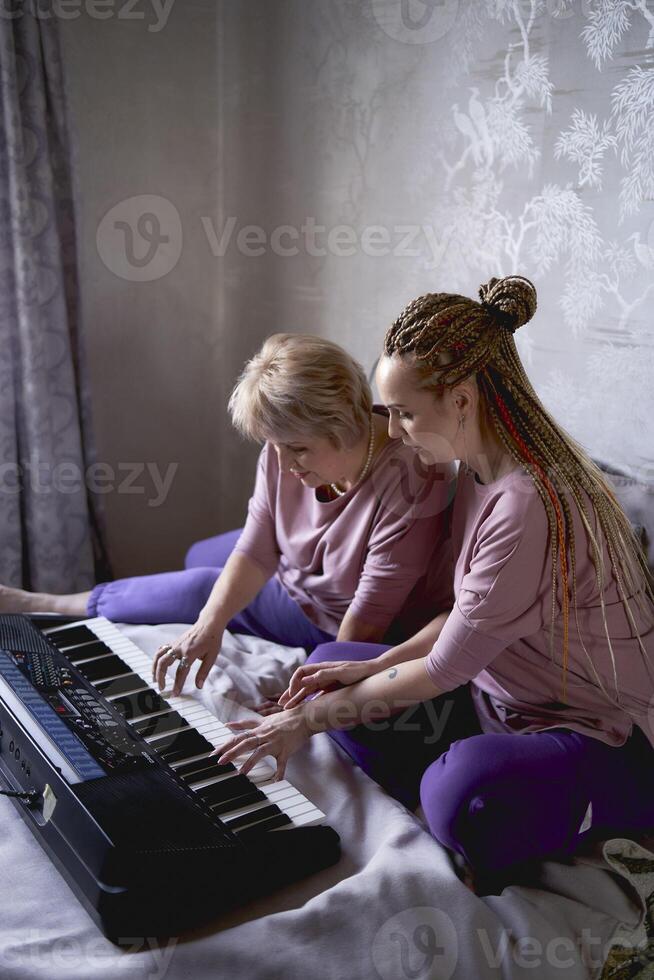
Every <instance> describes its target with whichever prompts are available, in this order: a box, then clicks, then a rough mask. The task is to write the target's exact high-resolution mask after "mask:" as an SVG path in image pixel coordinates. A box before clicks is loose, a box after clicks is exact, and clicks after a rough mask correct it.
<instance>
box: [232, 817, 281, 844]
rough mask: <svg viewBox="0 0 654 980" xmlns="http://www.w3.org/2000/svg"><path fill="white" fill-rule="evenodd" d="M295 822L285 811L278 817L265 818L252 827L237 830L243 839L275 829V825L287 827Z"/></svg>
mask: <svg viewBox="0 0 654 980" xmlns="http://www.w3.org/2000/svg"><path fill="white" fill-rule="evenodd" d="M289 823H293V821H292V820H291V818H290V817H289V816H287V814H285V813H280V814H279V816H278V817H270V819H269V820H264V821H263V823H256V824H254V825H253V826H252V827H245V828H244V829H243V830H237V831H236V833H237V834H238V836H239V838H240V839H241V840H247V839H248V837H256V835H257V834H264V833H266V831H268V830H274V829H275V827H285V826H286V825H287V824H289Z"/></svg>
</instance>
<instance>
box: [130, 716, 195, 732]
mask: <svg viewBox="0 0 654 980" xmlns="http://www.w3.org/2000/svg"><path fill="white" fill-rule="evenodd" d="M188 727H189V723H188V722H187V721H186V719H185V718H182V716H181V715H180V714H179V712H177V711H169V712H168V714H167V715H153V717H152V718H143V719H142V720H141V721H136V722H134V724H133V725H132V728H133V729H134V730H135V731H136V732H138V734H139V735H142V736H143V738H151V737H152V736H156V735H165V734H166V733H167V732H172V731H174V730H175V729H176V728H188Z"/></svg>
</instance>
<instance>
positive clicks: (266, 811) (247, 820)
mask: <svg viewBox="0 0 654 980" xmlns="http://www.w3.org/2000/svg"><path fill="white" fill-rule="evenodd" d="M281 812H282V811H281V810H280V809H279V807H278V806H276V804H274V803H268V805H267V806H262V807H257V808H255V809H252V810H250V811H249V812H247V813H243V814H241V816H240V817H234V816H231V817H229V818H225V823H226V824H227V826H228V827H229V829H230V830H239V829H240V828H241V827H247V826H248V824H254V823H261V821H262V820H268V818H269V817H276V816H278V814H280V813H281Z"/></svg>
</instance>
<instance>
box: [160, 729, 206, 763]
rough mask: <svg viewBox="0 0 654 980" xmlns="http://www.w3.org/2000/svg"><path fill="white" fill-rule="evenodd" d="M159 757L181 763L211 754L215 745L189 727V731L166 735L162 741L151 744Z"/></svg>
mask: <svg viewBox="0 0 654 980" xmlns="http://www.w3.org/2000/svg"><path fill="white" fill-rule="evenodd" d="M150 746H151V748H153V749H154V750H155V751H156V752H157V754H158V755H160V756H161V757H162V759H164V760H165V761H166V762H175V761H177V762H179V761H181V760H183V759H189V758H190V757H191V756H193V755H199V753H200V752H205V751H206V752H211V750H212V749H213V745H212V744H211V742H209V741H207V739H206V738H205V737H204V736H203V735H200V734H198V732H196V731H194V730H193V729H192V728H190V727H189V729H188V731H184V732H176V733H174V734H173V735H164V736H163V737H162V738H160V739H155V741H153V742H150Z"/></svg>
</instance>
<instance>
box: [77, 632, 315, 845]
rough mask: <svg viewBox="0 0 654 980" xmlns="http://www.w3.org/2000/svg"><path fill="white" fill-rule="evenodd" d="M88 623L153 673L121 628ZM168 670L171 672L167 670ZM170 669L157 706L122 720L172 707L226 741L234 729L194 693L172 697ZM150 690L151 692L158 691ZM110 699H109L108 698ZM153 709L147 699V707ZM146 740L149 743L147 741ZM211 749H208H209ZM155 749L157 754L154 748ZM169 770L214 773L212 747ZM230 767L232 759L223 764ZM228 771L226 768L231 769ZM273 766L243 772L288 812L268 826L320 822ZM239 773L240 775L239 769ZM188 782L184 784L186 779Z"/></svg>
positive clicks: (160, 714)
mask: <svg viewBox="0 0 654 980" xmlns="http://www.w3.org/2000/svg"><path fill="white" fill-rule="evenodd" d="M87 622H88V625H89V628H90V629H93V635H94V636H97V637H98V638H99V639H100V640H102V641H103V642H105V643H106V644H107V645H108V646H109V647H110V648H111V650H112V651H113V652H114V653H115V654H116V655H118V656H120V657H121V659H123V660H124V661H125V663H127V664H128V665H129V666H130V667H131V668H132V669H133V670H134V671H136V672H137V673H140V674H142V675H143V676H144V677H150V676H151V673H152V659H151V658H149V657H147V656H146V655H145V654H144V653H143V652H142V651H141V650H139V648H138V647H137V646H136V645H135V644H134V643H133V642H132V641H131V640H129V639H128V638H127V637H126V636H125V635H124V634H123V633H121V632H120V630H118V628H117V627H116V626H114V624H113V623H110V622H109V621H108V620H105V619H103V618H102V617H99V618H98V619H96V620H89V621H87ZM169 673H170V672H169ZM173 679H174V674H173V677H170V676H169V677H168V680H167V688H165V689H164V690H163V691H161V692H159V695H158V696H159V697H160V699H161V701H160V702H158V703H157V704H158V708H157V710H156V711H152V710H146V711H144V712H143V714H142V715H135V716H133V717H132V718H128V719H127V724H131V725H133V726H134V727H137V726H139V725H143V724H144V723H155V722H156V720H157V718H159V719H162V718H164V717H165V716H166V715H167V714H169V713H170V712H171V711H173V710H174V711H176V712H177V713H178V714H179V715H181V716H182V717H183V718H184V719H185V720H186V721H187V722H188V723H189V726H190V727H192V728H194V729H195V730H196V731H197V732H199V734H201V735H204V736H205V738H207V739H208V740H210V741H211V742H212V743H213V745H215V746H217V747H218V746H219V745H221V744H223V743H224V742H226V741H227V740H228V739H230V738H232V737H233V735H234V732H233V731H232V730H231V729H230V728H228V727H227V725H225V724H224V723H223V722H221V721H219V720H218V719H217V718H216V716H215V715H214V714H213V713H212V712H210V711H209V710H208V709H207V708H205V707H204V705H203V704H202V702H201V701H198V700H197V699H196V698H194V697H192V696H189V694H188V693H187V694H182V695H177V696H175V697H173V696H172V694H171V693H170V691H171V690H172V684H173ZM150 691H151V693H154V694H155V695H156V693H157V692H153V689H150ZM112 700H113V699H112ZM148 707H149V708H150V709H151V708H152V703H150V704H149V706H148ZM150 744H151V743H150ZM211 751H213V748H212V749H211ZM155 754H158V753H155ZM248 755H249V752H247V751H246V752H244V753H243V754H242V755H241V756H240V757H239V758H237V759H236V760H235V763H236V764H235V765H234V766H233V770H234V771H235V772H236V771H237V766H238V767H240V766H241V765H243V763H244V762H245V760H246V759H247V756H248ZM168 764H169V765H170V768H171V769H172V771H173V772H176V773H178V772H179V773H180V778H182V779H183V775H184V773H183V770H184V769H186V771H187V772H191V771H192V772H196V773H197V771H198V770H197V768H195V767H198V766H202V767H205V768H207V767H212V766H215V772H216V773H220V766H221V763H220V757H219V756H212V755H211V752H206V751H205V752H200V753H198V754H194V755H193V756H192V757H190V758H187V759H185V760H180V761H178V762H175V763H168ZM228 765H229V766H230V767H231V766H232V765H233V764H232V763H229V764H228ZM230 771H231V770H230ZM274 774H275V770H274V769H273V768H272V766H270V765H269V764H268V762H267V761H260V762H258V763H257V764H256V766H254V767H253V768H252V769H251V770H250V772H249V773H247V774H246V778H247V779H249V781H250V783H251V784H252V785H251V791H252V794H254V793H257V792H262V793H264V795H265V796H266V798H267V799H268V800H270V801H272V802H275V803H277V804H278V805H279V807H280V809H282V810H283V811H284V812H285V814H286V815H292V816H291V824H279V825H277V826H276V827H271V828H270V829H271V831H275V832H283V831H284V830H285V829H289V827H292V826H310V825H312V824H318V823H323V822H324V821H325V815H324V814H323V813H322V811H321V810H319V809H318V807H316V806H315V805H314V804H312V803H311V802H310V801H309V800H307V799H306V797H305V796H303V794H302V793H300V792H299V790H297V789H296V788H295V787H293V786H292V785H291V784H290V783H289V782H288V781H287V780H275V779H274V778H273V777H274ZM241 775H242V774H241ZM221 778H222V779H224V778H225V776H224V772H223V773H222V774H221V775H220V774H219V775H214V774H213V773H209V774H208V775H207V776H206V778H205V779H202V780H198V779H196V780H195V781H194V784H193V785H190V786H189V788H190V789H191V790H192V791H193V790H194V787H197V788H201V787H202V786H203V785H205V786H206V785H209V784H212V783H215V782H217V781H219V780H220V779H221ZM187 785H189V784H187ZM262 805H263V801H260V800H257V801H256V802H253V803H251V804H249V806H250V807H257V806H262ZM236 810H237V812H236V813H234V811H232V810H228V811H225V813H226V814H229V813H232V815H241V813H239V812H238V811H239V810H240V811H242V807H238V808H236ZM220 819H221V820H222V819H225V820H226V819H227V816H224V817H223V816H221V817H220Z"/></svg>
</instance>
